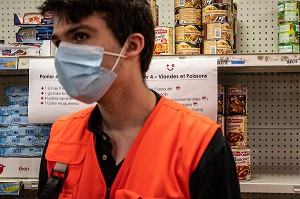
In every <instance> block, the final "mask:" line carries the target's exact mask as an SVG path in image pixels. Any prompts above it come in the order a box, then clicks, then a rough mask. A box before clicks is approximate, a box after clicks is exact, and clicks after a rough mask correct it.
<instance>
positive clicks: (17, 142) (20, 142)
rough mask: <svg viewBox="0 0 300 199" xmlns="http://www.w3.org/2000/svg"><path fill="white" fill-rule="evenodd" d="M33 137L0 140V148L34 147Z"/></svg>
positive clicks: (11, 137) (8, 137) (10, 137)
mask: <svg viewBox="0 0 300 199" xmlns="http://www.w3.org/2000/svg"><path fill="white" fill-rule="evenodd" d="M34 143H35V136H25V137H17V136H7V137H3V138H0V145H1V146H6V147H10V146H34V145H35V144H34Z"/></svg>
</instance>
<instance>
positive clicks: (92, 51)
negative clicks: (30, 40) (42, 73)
mask: <svg viewBox="0 0 300 199" xmlns="http://www.w3.org/2000/svg"><path fill="white" fill-rule="evenodd" d="M126 44H127V41H126V43H125V44H124V46H123V48H122V50H121V52H120V54H116V53H110V52H105V51H104V49H103V48H102V47H98V46H90V45H78V44H72V43H67V42H63V41H62V42H61V43H60V44H59V47H58V49H57V52H56V55H55V68H56V71H57V74H58V81H59V82H60V83H61V85H62V86H63V87H64V89H65V90H66V92H67V93H68V95H69V96H70V97H72V98H74V99H77V100H79V101H81V102H84V103H86V104H90V103H93V102H97V101H98V100H99V99H100V98H101V97H102V96H103V95H104V94H105V92H106V91H107V90H108V89H109V87H110V86H111V85H112V83H113V82H114V80H115V79H116V77H117V74H116V73H114V72H113V71H114V69H115V68H116V66H117V65H118V63H119V61H120V58H121V57H123V58H126V56H124V55H122V53H123V51H124V49H125V46H126ZM103 54H108V55H111V56H116V57H118V58H117V60H116V62H115V64H114V66H113V67H112V69H111V70H108V69H106V68H104V67H102V66H101V62H102V59H103Z"/></svg>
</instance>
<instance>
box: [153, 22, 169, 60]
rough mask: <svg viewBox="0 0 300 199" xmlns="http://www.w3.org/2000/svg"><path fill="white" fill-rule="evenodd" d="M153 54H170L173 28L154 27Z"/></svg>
mask: <svg viewBox="0 0 300 199" xmlns="http://www.w3.org/2000/svg"><path fill="white" fill-rule="evenodd" d="M153 54H154V55H172V54H174V49H173V28H170V27H156V28H155V43H154V52H153Z"/></svg>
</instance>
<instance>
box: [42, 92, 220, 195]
mask: <svg viewBox="0 0 300 199" xmlns="http://www.w3.org/2000/svg"><path fill="white" fill-rule="evenodd" d="M92 110H93V108H88V109H86V110H83V111H80V112H77V113H75V114H72V115H70V116H66V117H63V118H61V119H58V120H57V121H56V122H55V123H54V124H53V126H52V130H51V134H50V140H49V145H48V148H47V151H46V160H47V169H48V175H49V176H50V173H51V170H52V168H53V167H54V165H55V163H56V162H61V163H65V164H68V165H69V166H68V174H67V178H66V180H65V182H64V184H63V189H62V192H61V194H60V196H59V198H60V199H61V198H73V199H74V198H75V199H104V198H105V195H106V189H107V188H106V185H105V180H104V177H103V175H102V173H101V169H100V166H99V164H98V160H97V155H96V152H95V145H94V141H95V140H94V139H95V138H94V134H93V133H92V132H90V131H88V130H87V123H88V119H89V116H90V114H91V112H92ZM218 128H220V126H219V125H217V124H216V122H214V121H212V120H210V119H208V118H206V117H203V116H201V115H199V114H197V113H195V112H193V111H191V110H189V109H187V108H185V107H184V106H182V105H180V104H178V103H175V102H173V101H171V100H169V99H167V98H164V97H162V98H161V99H160V101H159V102H158V104H157V105H156V107H155V108H154V109H153V111H152V113H151V114H150V116H149V117H148V119H147V121H146V122H145V124H144V125H143V127H142V128H141V130H140V132H139V133H138V135H137V137H136V139H135V140H134V142H133V144H132V146H131V148H130V150H129V152H128V154H127V156H126V158H125V160H124V162H123V163H122V166H121V168H120V170H119V172H118V174H117V176H116V178H115V181H114V183H113V185H112V187H111V194H110V198H113V199H114V198H116V199H138V198H143V199H147V198H148V199H150V198H152V199H154V198H160V199H162V198H168V199H188V198H190V193H189V179H190V176H191V174H192V172H193V171H194V170H195V169H196V167H197V165H198V163H199V161H200V159H201V157H202V155H203V153H204V151H205V149H206V147H207V146H208V144H209V142H210V140H211V139H212V137H213V135H214V134H215V132H216V131H217V129H218Z"/></svg>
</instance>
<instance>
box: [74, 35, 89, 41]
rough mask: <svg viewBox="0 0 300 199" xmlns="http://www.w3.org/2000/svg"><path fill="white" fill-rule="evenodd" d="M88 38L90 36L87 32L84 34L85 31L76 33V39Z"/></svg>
mask: <svg viewBox="0 0 300 199" xmlns="http://www.w3.org/2000/svg"><path fill="white" fill-rule="evenodd" d="M87 38H88V36H87V35H86V34H83V33H76V34H75V40H76V41H83V40H85V39H87Z"/></svg>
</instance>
